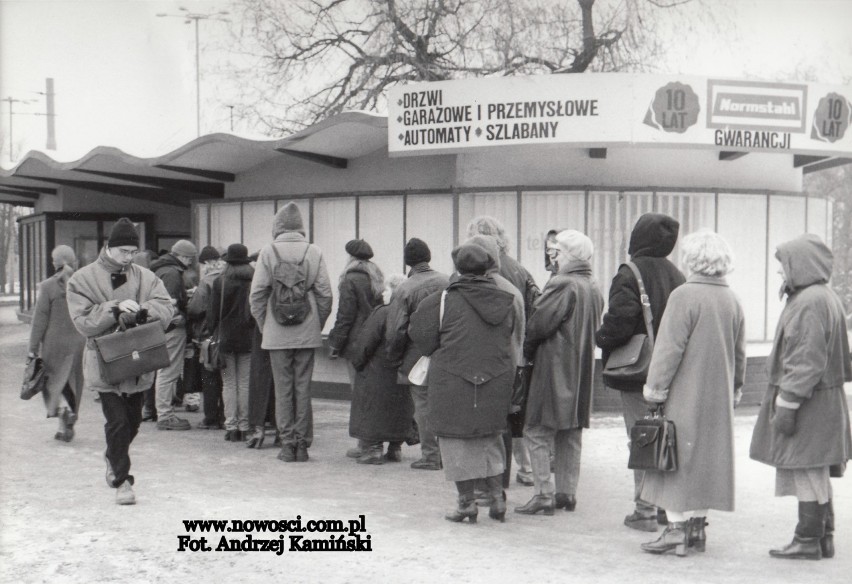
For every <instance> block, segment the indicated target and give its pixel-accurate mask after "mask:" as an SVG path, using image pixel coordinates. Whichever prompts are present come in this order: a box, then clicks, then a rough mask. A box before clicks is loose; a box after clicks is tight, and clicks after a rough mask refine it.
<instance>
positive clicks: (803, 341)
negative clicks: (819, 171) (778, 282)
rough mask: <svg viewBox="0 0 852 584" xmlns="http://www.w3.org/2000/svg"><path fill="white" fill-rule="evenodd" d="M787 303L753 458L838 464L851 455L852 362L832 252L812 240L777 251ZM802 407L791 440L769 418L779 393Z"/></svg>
mask: <svg viewBox="0 0 852 584" xmlns="http://www.w3.org/2000/svg"><path fill="white" fill-rule="evenodd" d="M775 257H777V258H778V260H779V261H780V262H781V265H782V267H783V268H784V275H785V279H786V282H785V285H784V289H783V290H784V292H785V293H786V294H787V303H786V304H785V306H784V310H783V311H782V312H781V317H780V318H779V320H778V327H777V328H776V330H775V339H774V341H773V344H772V353H771V354H770V355H769V359H768V361H767V367H768V373H769V388H768V389H767V392H766V394H765V396H764V398H763V402H762V403H761V407H760V413H759V414H758V418H757V423H756V424H755V427H754V433H753V435H752V442H751V453H750V454H751V457H752V458H753V459H755V460H759V461H761V462H765V463H766V464H770V465H772V466H776V467H778V468H809V467H818V466H828V465H832V464H840V463H843V462H845V461H847V460H849V458H850V456H852V435H850V428H849V408H848V405H847V403H846V394H845V393H844V391H843V383H844V382H847V381H852V362H850V355H849V339H848V337H847V333H846V322H845V318H844V312H843V305H842V303H841V301H840V298H838V297H837V294H835V293H834V291H833V290H832V289H831V288H830V287H829V285H828V281H829V278H830V277H831V271H832V264H833V258H832V255H831V251H830V250H829V249H828V247H826V245H825V244H824V243H822V241H820V239H819V238H818V237H816V236H814V235H802V236H801V237H798V238H796V239H794V240H791V241H788V242H786V243H783V244H781V245H779V246H778V250H777V253H776V254H775ZM779 394H780V395H781V397H782V398H783V399H784V400H786V401H788V402H795V403H799V404H801V405H800V407H799V409H798V410H796V431H795V433H794V434H793V435H792V436H784V435H782V434H780V433H778V432H776V430H775V428H774V427H772V425H771V423H770V420H771V418H772V416H773V415H774V412H775V407H776V406H775V398H776V396H777V395H779Z"/></svg>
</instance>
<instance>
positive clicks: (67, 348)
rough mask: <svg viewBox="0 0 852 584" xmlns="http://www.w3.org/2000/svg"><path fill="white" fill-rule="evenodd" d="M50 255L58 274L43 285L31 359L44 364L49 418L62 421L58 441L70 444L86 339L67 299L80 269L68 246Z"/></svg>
mask: <svg viewBox="0 0 852 584" xmlns="http://www.w3.org/2000/svg"><path fill="white" fill-rule="evenodd" d="M50 255H51V258H52V259H53V267H54V269H56V273H55V274H54V275H52V276H51V277H50V278H48V279H46V280H44V281H43V282H42V283H41V284H39V287H38V295H37V297H36V305H35V309H34V310H33V320H32V328H31V329H30V345H29V354H28V355H27V358H28V359H35V358H36V357H39V356H40V357H41V358H42V360H44V368H45V375H47V388H46V390H45V392H44V394H43V397H44V405H45V407H46V408H47V417H48V418H59V430H58V431H57V432H56V434H55V435H54V438H56V439H57V440H62V441H63V442H70V441H71V439H72V438H74V423H75V422H76V421H77V414H78V413H79V411H80V395H81V393H82V391H83V348H84V347H85V346H86V339H85V338H84V337H83V336H82V335H81V334H80V333H79V332H77V329H76V328H74V323H72V322H71V317H70V316H69V314H68V303H67V302H66V299H65V285H66V283H67V282H68V278H69V277H70V276H71V274H73V273H74V270H76V269H77V257H76V256H75V255H74V250H73V249H71V248H70V247H68V246H67V245H59V246H57V247H56V248H54V250H53V252H51V254H50ZM60 404H64V405H60Z"/></svg>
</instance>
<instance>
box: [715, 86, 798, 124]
mask: <svg viewBox="0 0 852 584" xmlns="http://www.w3.org/2000/svg"><path fill="white" fill-rule="evenodd" d="M806 100H807V87H806V86H804V85H795V84H788V83H761V82H748V81H717V80H710V81H709V82H708V84H707V103H708V104H710V107H708V108H707V110H708V111H707V126H708V127H710V128H748V129H751V130H763V131H783V132H795V133H803V132H804V131H805V115H804V112H805V111H806V110H807V103H806Z"/></svg>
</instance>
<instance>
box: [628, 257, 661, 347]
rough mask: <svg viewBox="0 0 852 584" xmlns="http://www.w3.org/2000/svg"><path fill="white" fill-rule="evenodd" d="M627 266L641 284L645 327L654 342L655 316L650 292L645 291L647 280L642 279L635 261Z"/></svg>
mask: <svg viewBox="0 0 852 584" xmlns="http://www.w3.org/2000/svg"><path fill="white" fill-rule="evenodd" d="M627 267H628V268H630V270H631V271H632V272H633V275H634V276H636V283H637V284H638V285H639V301H640V302H641V303H642V315H643V316H644V317H645V328H646V329H647V332H648V338H649V339H651V344H652V345H653V344H654V317H653V315H652V314H651V299H650V298H648V293H647V292H646V291H645V282H643V281H642V274H640V273H639V266H637V265H636V264H634V263H633V262H627Z"/></svg>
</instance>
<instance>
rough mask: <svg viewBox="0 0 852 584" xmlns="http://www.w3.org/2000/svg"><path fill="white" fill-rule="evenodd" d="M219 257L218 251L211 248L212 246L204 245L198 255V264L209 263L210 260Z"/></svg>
mask: <svg viewBox="0 0 852 584" xmlns="http://www.w3.org/2000/svg"><path fill="white" fill-rule="evenodd" d="M220 257H222V256H221V254H220V253H219V250H218V249H216V248H215V247H213V246H212V245H205V246H204V247H203V248H201V253H200V254H198V263H199V264H203V263H204V262H209V261H210V260H218V259H219V258H220Z"/></svg>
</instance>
